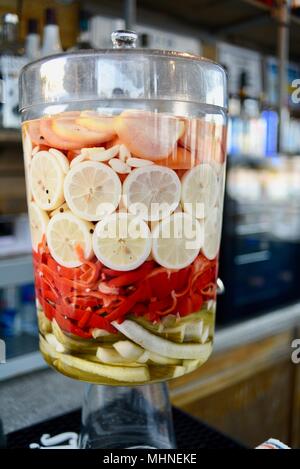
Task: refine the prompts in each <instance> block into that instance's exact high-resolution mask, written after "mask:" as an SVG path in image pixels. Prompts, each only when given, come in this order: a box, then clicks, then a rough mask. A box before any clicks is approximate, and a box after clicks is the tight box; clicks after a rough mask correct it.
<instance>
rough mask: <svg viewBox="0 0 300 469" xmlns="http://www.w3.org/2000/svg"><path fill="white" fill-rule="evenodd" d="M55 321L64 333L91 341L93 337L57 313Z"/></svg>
mask: <svg viewBox="0 0 300 469" xmlns="http://www.w3.org/2000/svg"><path fill="white" fill-rule="evenodd" d="M54 317H55V320H56V322H57V324H58V325H59V327H60V328H61V329H62V330H63V331H64V332H68V333H70V334H73V335H77V336H78V337H83V338H84V339H90V338H91V337H92V334H91V333H90V332H85V331H83V330H82V329H80V328H79V327H77V326H75V325H74V324H73V323H72V322H71V321H70V319H66V318H65V317H63V316H62V315H61V314H59V313H58V312H57V311H56V313H55V316H54Z"/></svg>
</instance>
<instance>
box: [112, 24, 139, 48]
mask: <svg viewBox="0 0 300 469" xmlns="http://www.w3.org/2000/svg"><path fill="white" fill-rule="evenodd" d="M137 38H138V35H137V33H136V32H135V31H129V30H126V29H119V30H118V31H114V32H113V33H112V34H111V40H112V43H113V48H114V49H134V48H135V47H136V41H137Z"/></svg>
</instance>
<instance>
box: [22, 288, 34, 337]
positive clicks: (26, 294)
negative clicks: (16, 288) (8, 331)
mask: <svg viewBox="0 0 300 469" xmlns="http://www.w3.org/2000/svg"><path fill="white" fill-rule="evenodd" d="M20 315H21V328H22V331H23V332H26V333H28V334H34V335H36V334H37V333H38V328H37V320H36V306H35V292H34V285H33V284H31V283H30V284H28V285H22V286H21V287H20Z"/></svg>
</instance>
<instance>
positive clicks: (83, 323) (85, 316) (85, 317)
mask: <svg viewBox="0 0 300 469" xmlns="http://www.w3.org/2000/svg"><path fill="white" fill-rule="evenodd" d="M92 314H93V313H92V312H91V311H89V310H86V311H85V312H84V314H83V315H82V318H81V319H80V320H79V321H78V327H80V328H81V329H84V328H85V326H86V325H87V323H88V322H89V320H90V318H91V316H92Z"/></svg>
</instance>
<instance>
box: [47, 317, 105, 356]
mask: <svg viewBox="0 0 300 469" xmlns="http://www.w3.org/2000/svg"><path fill="white" fill-rule="evenodd" d="M52 330H53V334H54V335H55V337H56V339H57V340H58V341H59V342H60V343H61V344H62V345H63V346H64V347H65V348H66V349H68V350H71V351H72V352H77V353H85V352H86V353H93V352H94V353H96V352H97V348H98V346H99V344H97V343H95V342H89V341H88V340H84V339H73V338H72V337H68V336H67V335H66V334H64V333H63V332H62V330H61V328H60V327H59V325H58V324H57V322H56V321H55V319H54V320H53V321H52Z"/></svg>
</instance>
